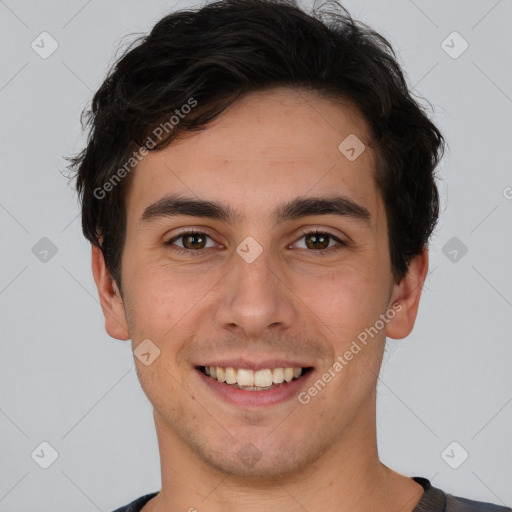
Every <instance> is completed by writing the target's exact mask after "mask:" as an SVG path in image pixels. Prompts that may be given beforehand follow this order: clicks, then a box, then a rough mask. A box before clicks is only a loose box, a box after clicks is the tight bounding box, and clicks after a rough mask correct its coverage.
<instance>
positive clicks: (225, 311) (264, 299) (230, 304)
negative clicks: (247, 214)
mask: <svg viewBox="0 0 512 512" xmlns="http://www.w3.org/2000/svg"><path fill="white" fill-rule="evenodd" d="M232 265H233V267H232V270H231V271H230V272H228V273H227V275H226V276H225V278H224V279H223V280H222V282H221V293H220V296H219V303H218V307H217V310H216V314H215V319H216V323H217V325H219V326H220V327H222V328H224V329H228V330H230V331H231V332H232V333H233V334H237V335H239V336H243V337H246V338H247V339H254V340H257V339H263V338H264V336H265V334H268V332H266V331H268V330H274V329H277V330H278V329H287V328H289V327H291V326H292V325H294V319H295V318H296V316H297V308H296V306H295V305H294V304H295V303H296V302H297V299H296V298H295V300H294V293H293V291H292V290H291V288H290V285H289V283H286V277H285V275H284V272H281V271H280V270H279V265H277V264H273V262H272V258H271V254H270V251H268V250H263V252H262V253H261V254H260V255H259V256H258V257H257V258H256V259H255V260H254V261H252V262H250V263H249V262H247V261H245V260H244V259H243V258H242V257H240V256H239V254H238V253H234V254H233V262H232Z"/></svg>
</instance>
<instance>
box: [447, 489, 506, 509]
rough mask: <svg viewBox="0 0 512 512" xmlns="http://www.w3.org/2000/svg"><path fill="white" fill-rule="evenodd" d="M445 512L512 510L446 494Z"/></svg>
mask: <svg viewBox="0 0 512 512" xmlns="http://www.w3.org/2000/svg"><path fill="white" fill-rule="evenodd" d="M446 512H512V509H511V508H508V507H502V506H500V505H494V504H493V503H485V502H483V501H473V500H468V499H467V498H461V497H459V496H452V495H451V494H447V493H446Z"/></svg>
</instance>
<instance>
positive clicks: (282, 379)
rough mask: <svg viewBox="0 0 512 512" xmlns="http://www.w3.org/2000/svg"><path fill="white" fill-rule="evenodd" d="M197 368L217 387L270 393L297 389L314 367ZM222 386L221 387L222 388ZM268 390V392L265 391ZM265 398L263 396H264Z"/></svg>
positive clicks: (245, 391)
mask: <svg viewBox="0 0 512 512" xmlns="http://www.w3.org/2000/svg"><path fill="white" fill-rule="evenodd" d="M196 369H197V370H198V371H199V372H201V373H202V374H203V375H204V376H205V378H206V379H207V382H208V384H212V385H214V386H215V388H216V389H219V388H218V386H219V385H220V386H222V388H224V389H225V390H226V391H230V390H233V391H238V393H240V391H242V392H244V394H245V395H247V394H249V393H250V394H253V393H254V392H256V393H264V394H268V392H272V391H273V390H283V391H284V389H285V388H290V390H291V389H295V388H296V387H297V384H302V383H301V382H297V381H302V380H303V379H305V377H306V376H308V375H309V374H310V373H311V372H312V370H313V368H312V367H304V368H302V367H278V368H263V369H259V370H253V369H250V368H233V367H229V366H228V367H224V366H198V367H196ZM222 388H221V389H222ZM265 392H267V393H265ZM262 398H263V397H262Z"/></svg>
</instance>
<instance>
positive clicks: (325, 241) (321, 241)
mask: <svg viewBox="0 0 512 512" xmlns="http://www.w3.org/2000/svg"><path fill="white" fill-rule="evenodd" d="M311 238H316V239H317V241H315V242H311ZM306 245H307V246H308V248H310V249H325V248H327V247H328V246H329V236H328V235H327V236H326V235H322V234H321V233H311V234H309V235H307V236H306Z"/></svg>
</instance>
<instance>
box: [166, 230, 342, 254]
mask: <svg viewBox="0 0 512 512" xmlns="http://www.w3.org/2000/svg"><path fill="white" fill-rule="evenodd" d="M189 235H204V236H206V237H208V238H210V239H211V240H213V239H212V237H211V236H209V235H208V234H206V233H204V232H203V231H183V232H182V233H180V234H179V235H176V236H174V237H173V238H171V239H170V240H168V241H167V242H165V244H164V245H166V246H171V245H173V243H174V242H175V241H176V240H179V239H180V238H183V237H185V236H189ZM308 235H327V236H328V237H329V238H330V239H332V240H334V241H335V242H338V246H337V247H336V246H335V247H328V248H327V249H321V250H318V251H315V250H313V249H310V250H308V249H305V250H307V251H308V252H312V253H314V254H315V255H317V256H327V255H328V254H332V253H333V252H336V251H338V250H340V249H342V248H343V247H346V246H348V245H349V244H348V243H347V242H344V241H343V240H340V239H339V238H338V237H336V236H334V235H333V234H331V233H329V232H328V231H319V230H317V229H314V230H311V231H302V236H301V237H300V238H299V240H301V239H302V238H304V237H306V236H308ZM207 249H212V247H208V248H206V249H196V250H194V249H185V248H183V247H174V248H172V251H174V252H176V253H178V254H187V255H190V254H193V255H194V256H200V255H201V254H202V253H204V251H205V250H207Z"/></svg>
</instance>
